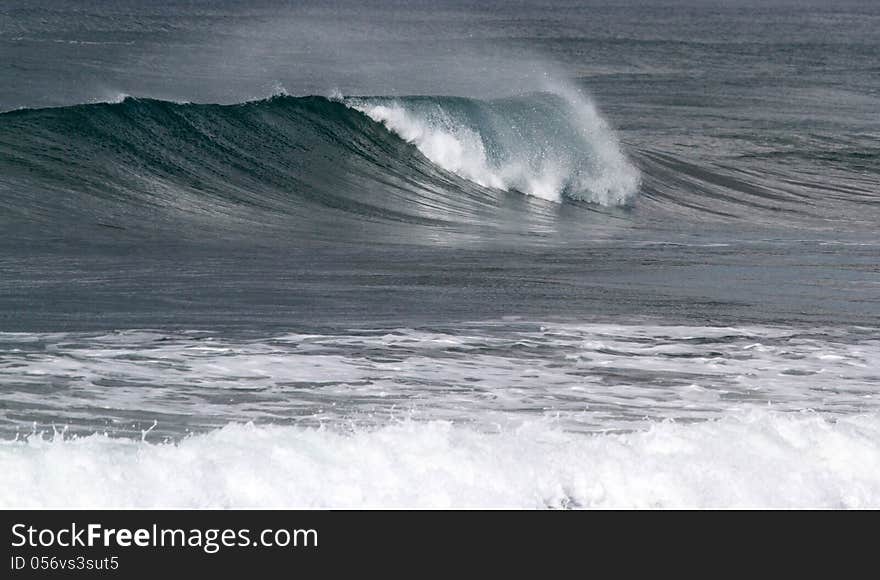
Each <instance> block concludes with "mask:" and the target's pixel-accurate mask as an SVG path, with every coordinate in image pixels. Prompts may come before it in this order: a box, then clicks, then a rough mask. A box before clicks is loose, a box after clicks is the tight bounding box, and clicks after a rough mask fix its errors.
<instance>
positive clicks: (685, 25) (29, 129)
mask: <svg viewBox="0 0 880 580" xmlns="http://www.w3.org/2000/svg"><path fill="white" fill-rule="evenodd" d="M609 4H611V5H609ZM878 55H880V5H878V4H877V3H876V2H873V1H861V0H845V1H842V2H834V3H828V2H825V1H821V2H820V1H818V0H817V1H812V0H803V1H799V0H797V1H796V0H790V1H789V0H774V1H770V2H757V1H753V0H743V1H736V2H729V1H725V2H722V1H720V0H719V1H714V0H657V1H650V0H640V1H635V0H625V1H623V2H613V3H608V2H598V1H593V0H588V1H586V2H573V1H556V0H553V1H550V0H537V1H531V2H491V1H490V2H484V3H472V2H456V1H447V0H442V1H437V0H435V1H432V2H427V1H421V0H417V1H407V2H403V1H399V2H398V1H391V0H382V1H366V2H291V3H285V2H280V1H277V0H258V1H256V2H248V3H239V2H231V1H214V2H208V1H199V0H195V1H190V2H171V1H160V2H146V1H144V2H140V1H135V0H123V1H110V0H89V1H72V2H67V1H65V2H62V1H60V0H35V1H29V2H23V1H11V2H10V1H6V2H3V3H0V81H2V82H0V489H2V490H3V491H2V492H0V507H41V506H53V507H94V506H101V507H132V506H134V507H209V506H214V507H254V506H265V507H526V508H534V507H539V508H541V507H550V508H581V507H856V508H857V507H880V61H878Z"/></svg>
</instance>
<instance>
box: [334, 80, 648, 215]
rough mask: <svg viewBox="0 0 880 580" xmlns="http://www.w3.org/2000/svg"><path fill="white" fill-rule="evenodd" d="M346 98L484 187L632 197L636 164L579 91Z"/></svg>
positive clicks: (604, 198) (612, 200) (592, 198)
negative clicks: (494, 96) (473, 96)
mask: <svg viewBox="0 0 880 580" xmlns="http://www.w3.org/2000/svg"><path fill="white" fill-rule="evenodd" d="M344 102H345V103H346V104H348V105H349V106H351V107H352V108H354V109H356V110H358V111H361V112H362V113H364V114H366V115H367V116H368V117H370V118H371V119H373V120H374V121H377V122H379V123H382V124H383V125H385V126H386V127H387V128H388V129H389V130H390V131H392V132H394V133H396V134H397V135H399V136H400V137H401V138H403V139H404V140H405V141H408V142H410V143H412V144H414V145H415V146H416V147H417V148H418V149H419V151H421V152H422V154H424V155H425V156H426V157H427V158H428V159H430V160H431V161H432V162H433V163H435V164H437V165H438V166H440V167H442V168H443V169H445V170H447V171H450V172H452V173H455V174H456V175H458V176H459V177H463V178H465V179H468V180H470V181H472V182H474V183H476V184H478V185H481V186H483V187H491V188H494V189H504V190H516V191H520V192H523V193H526V194H529V195H532V196H536V197H540V198H543V199H547V200H550V201H554V202H561V201H562V200H563V198H565V197H568V198H572V199H578V200H582V201H588V202H593V203H598V204H601V205H606V206H616V205H626V204H628V203H629V202H631V201H632V199H633V197H634V196H635V195H636V193H637V191H638V188H639V183H640V178H639V172H638V170H637V169H636V168H635V167H634V166H633V165H632V164H631V163H630V162H629V160H628V159H627V158H626V156H625V155H624V154H623V152H622V150H621V148H620V144H619V142H618V140H617V137H616V136H615V135H614V132H613V131H612V130H611V128H610V127H609V126H608V124H607V122H606V121H605V120H604V119H603V118H602V117H601V115H600V114H599V112H598V111H597V109H596V107H595V105H594V104H593V103H592V102H591V101H590V100H589V99H587V98H586V97H584V96H583V95H581V94H580V93H578V92H577V91H574V90H570V89H565V88H558V89H555V90H554V92H548V93H541V94H535V95H528V96H523V97H511V98H506V99H497V100H493V101H478V100H474V99H466V98H455V97H430V98H429V97H404V98H394V99H391V98H383V97H375V98H350V99H345V100H344Z"/></svg>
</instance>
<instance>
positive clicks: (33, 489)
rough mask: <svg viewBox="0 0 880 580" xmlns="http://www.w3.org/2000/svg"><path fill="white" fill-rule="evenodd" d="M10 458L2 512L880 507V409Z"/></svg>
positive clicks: (128, 446) (64, 444)
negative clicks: (602, 430)
mask: <svg viewBox="0 0 880 580" xmlns="http://www.w3.org/2000/svg"><path fill="white" fill-rule="evenodd" d="M148 437H149V435H148ZM0 465H2V466H3V469H2V470H0V488H2V489H3V490H4V493H3V494H0V507H18V508H35V507H46V506H50V507H298V508H318V507H334V508H346V507H350V508H361V507H429V508H442V507H473V506H479V507H524V508H535V507H538V508H540V507H798V506H810V507H820V506H822V507H849V508H858V507H880V416H878V415H876V414H871V415H860V416H852V417H848V418H844V419H841V420H839V421H837V422H829V421H828V420H826V419H823V418H822V417H821V416H818V415H815V414H808V413H802V414H780V413H772V412H767V411H750V412H742V413H735V414H731V415H729V416H727V417H725V418H723V419H720V420H718V421H713V422H702V423H695V424H674V423H658V424H655V425H653V426H652V427H651V428H650V429H649V430H647V431H644V432H635V433H629V434H621V435H614V434H605V435H584V434H572V433H567V432H563V431H561V430H558V429H557V428H555V427H554V426H553V425H552V424H550V423H548V422H546V421H541V422H535V423H529V424H525V425H523V426H521V427H520V428H518V429H515V430H509V431H503V432H500V433H485V432H480V431H476V430H473V429H470V428H468V427H463V426H455V425H453V424H451V423H448V422H437V421H435V422H428V423H416V422H411V421H406V422H402V423H398V424H392V425H388V426H385V427H382V428H377V429H372V430H358V431H354V432H350V433H340V432H336V431H333V430H329V429H305V428H299V427H257V426H252V425H229V426H226V427H224V428H222V429H220V430H217V431H213V432H211V433H208V434H204V435H199V436H195V437H190V438H187V439H185V440H183V441H182V442H180V443H179V444H154V443H147V442H141V441H133V440H130V439H112V438H107V437H104V436H98V435H94V436H90V437H85V438H81V439H64V438H62V437H60V436H56V437H55V438H54V439H43V438H40V437H31V438H29V439H28V440H27V441H15V442H4V443H0Z"/></svg>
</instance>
